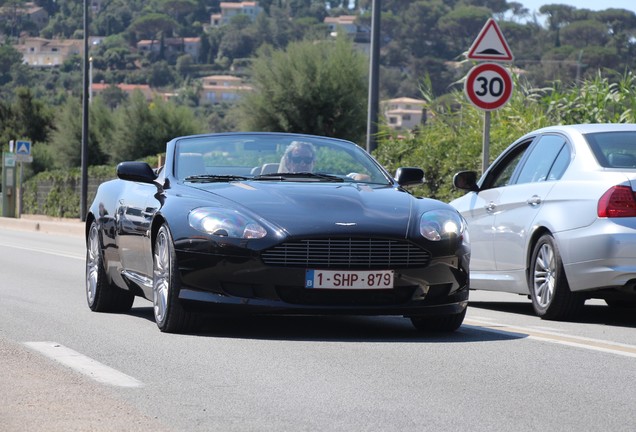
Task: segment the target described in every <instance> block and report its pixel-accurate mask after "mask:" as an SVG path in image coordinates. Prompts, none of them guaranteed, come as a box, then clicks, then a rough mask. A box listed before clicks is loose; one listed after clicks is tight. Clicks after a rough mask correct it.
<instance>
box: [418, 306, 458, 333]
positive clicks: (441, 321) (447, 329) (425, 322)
mask: <svg viewBox="0 0 636 432" xmlns="http://www.w3.org/2000/svg"><path fill="white" fill-rule="evenodd" d="M465 316H466V309H464V310H463V311H462V312H461V313H458V314H453V315H439V316H426V317H411V323H412V324H413V326H414V327H415V328H416V329H417V330H419V331H422V332H444V333H451V332H454V331H455V330H457V329H458V328H459V327H460V326H461V325H462V323H463V322H464V317H465Z"/></svg>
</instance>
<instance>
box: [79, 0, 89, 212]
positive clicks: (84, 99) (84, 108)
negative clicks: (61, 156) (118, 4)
mask: <svg viewBox="0 0 636 432" xmlns="http://www.w3.org/2000/svg"><path fill="white" fill-rule="evenodd" d="M88 59H89V55H88V0H84V80H83V84H84V88H83V92H82V179H81V184H82V185H81V195H80V219H81V220H82V221H85V220H86V210H87V203H86V201H87V199H86V197H87V195H88V99H89V97H90V94H89V88H88V86H89V70H88V69H89V64H88Z"/></svg>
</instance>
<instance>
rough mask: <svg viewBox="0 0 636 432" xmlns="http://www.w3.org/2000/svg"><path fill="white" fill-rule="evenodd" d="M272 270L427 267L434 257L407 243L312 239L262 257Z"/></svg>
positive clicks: (284, 244) (384, 240) (272, 249)
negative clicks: (286, 268) (282, 268)
mask: <svg viewBox="0 0 636 432" xmlns="http://www.w3.org/2000/svg"><path fill="white" fill-rule="evenodd" d="M262 259H263V262H264V263H265V264H267V265H272V266H287V267H307V268H334V269H347V268H356V269H365V268H369V269H373V268H376V269H377V268H408V267H426V266H427V265H428V263H429V261H430V254H429V253H428V251H426V250H425V249H422V248H420V247H419V246H417V245H414V244H412V243H409V242H406V241H399V240H386V239H352V238H344V239H330V238H328V239H311V240H298V241H290V242H286V243H282V244H280V245H277V246H275V247H273V248H271V249H269V250H266V251H264V252H263V254H262Z"/></svg>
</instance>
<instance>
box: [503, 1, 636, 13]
mask: <svg viewBox="0 0 636 432" xmlns="http://www.w3.org/2000/svg"><path fill="white" fill-rule="evenodd" d="M514 1H516V2H518V3H521V4H522V5H523V6H524V7H525V8H527V9H528V10H529V11H530V13H532V12H533V11H535V12H537V13H539V8H540V7H541V6H543V5H546V4H564V5H569V6H574V7H575V8H577V9H590V10H593V11H598V10H605V9H627V10H630V11H633V12H634V13H636V0H514Z"/></svg>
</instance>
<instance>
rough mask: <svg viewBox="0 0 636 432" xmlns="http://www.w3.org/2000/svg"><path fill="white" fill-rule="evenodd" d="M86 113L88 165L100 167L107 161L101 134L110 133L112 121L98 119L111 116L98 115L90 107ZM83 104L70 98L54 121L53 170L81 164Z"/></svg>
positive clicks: (102, 113)
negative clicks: (87, 124)
mask: <svg viewBox="0 0 636 432" xmlns="http://www.w3.org/2000/svg"><path fill="white" fill-rule="evenodd" d="M90 108H91V109H90V112H89V134H88V164H89V165H103V164H106V163H107V161H108V157H107V155H106V154H105V153H104V152H103V151H102V149H101V147H102V146H104V147H106V146H107V145H108V143H105V142H104V143H102V142H101V141H102V137H103V135H104V133H109V132H110V131H111V130H112V121H110V120H107V121H105V120H104V119H102V118H100V115H99V114H101V115H108V116H110V114H109V112H108V110H106V111H103V110H102V111H100V112H99V114H97V115H96V111H98V110H99V108H95V103H94V104H92V105H91V107H90ZM82 118H83V116H82V104H81V100H80V99H76V98H72V99H68V100H67V102H66V103H65V104H64V105H63V106H62V107H61V109H60V111H59V113H58V116H57V118H56V129H55V130H54V131H53V133H52V137H51V143H50V147H51V154H52V158H53V161H54V164H55V167H56V168H65V169H66V168H74V167H79V166H81V163H82Z"/></svg>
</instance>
